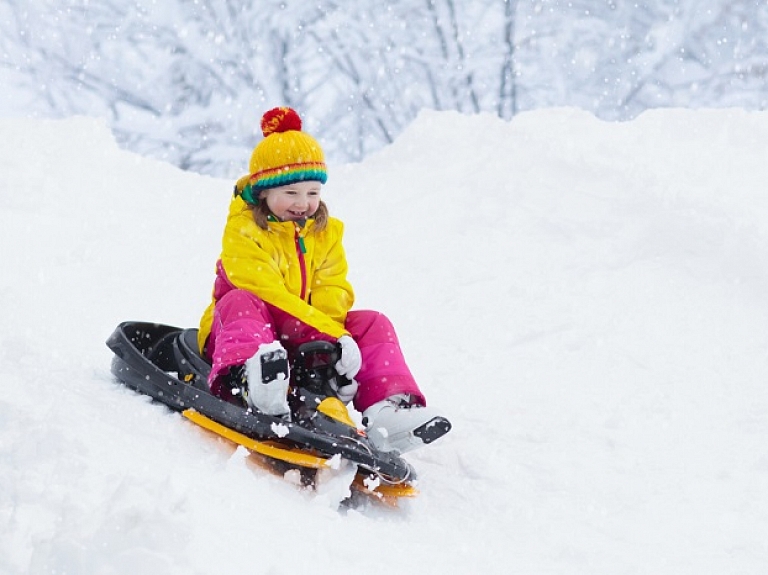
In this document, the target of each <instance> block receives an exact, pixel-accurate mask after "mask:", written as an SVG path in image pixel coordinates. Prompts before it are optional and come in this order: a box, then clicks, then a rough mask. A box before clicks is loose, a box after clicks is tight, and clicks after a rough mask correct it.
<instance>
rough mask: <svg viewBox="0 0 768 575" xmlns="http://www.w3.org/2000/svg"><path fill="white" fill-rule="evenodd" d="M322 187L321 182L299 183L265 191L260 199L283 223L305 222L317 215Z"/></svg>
mask: <svg viewBox="0 0 768 575" xmlns="http://www.w3.org/2000/svg"><path fill="white" fill-rule="evenodd" d="M321 187H322V184H320V182H297V183H295V184H289V185H287V186H280V187H278V188H270V189H269V190H264V191H263V192H261V194H260V196H259V198H260V199H261V200H262V201H266V202H267V207H268V208H269V210H270V211H271V212H272V213H273V214H274V215H275V216H276V217H277V218H278V219H279V220H281V221H283V222H286V221H296V220H305V219H307V218H309V217H311V216H313V215H315V212H316V211H317V208H318V206H319V205H320V188H321Z"/></svg>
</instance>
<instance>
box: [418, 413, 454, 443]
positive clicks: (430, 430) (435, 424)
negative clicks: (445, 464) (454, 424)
mask: <svg viewBox="0 0 768 575" xmlns="http://www.w3.org/2000/svg"><path fill="white" fill-rule="evenodd" d="M450 430H451V422H450V421H448V420H447V419H446V418H445V417H433V418H432V419H430V420H429V421H427V422H426V423H424V424H422V425H420V426H419V427H417V428H416V429H414V430H413V435H414V436H415V437H418V438H419V439H420V440H421V441H422V443H425V444H430V443H432V442H433V441H435V440H436V439H440V438H441V437H442V436H443V435H445V434H446V433H448V432H449V431H450Z"/></svg>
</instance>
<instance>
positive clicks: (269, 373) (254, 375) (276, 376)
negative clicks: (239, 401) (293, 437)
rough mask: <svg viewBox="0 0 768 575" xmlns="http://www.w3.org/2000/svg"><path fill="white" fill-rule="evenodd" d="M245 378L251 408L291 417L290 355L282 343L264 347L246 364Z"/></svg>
mask: <svg viewBox="0 0 768 575" xmlns="http://www.w3.org/2000/svg"><path fill="white" fill-rule="evenodd" d="M245 377H246V382H247V385H246V389H245V400H246V402H247V403H248V405H250V406H251V407H252V408H253V409H255V410H256V411H260V412H261V413H266V414H267V415H274V416H276V417H282V418H289V417H290V409H289V407H288V384H289V382H290V373H289V367H288V353H287V352H286V351H285V348H283V346H282V345H280V342H277V341H273V342H272V343H263V344H261V345H260V346H259V351H257V352H256V353H255V354H254V356H253V357H252V358H251V359H249V360H248V361H246V362H245Z"/></svg>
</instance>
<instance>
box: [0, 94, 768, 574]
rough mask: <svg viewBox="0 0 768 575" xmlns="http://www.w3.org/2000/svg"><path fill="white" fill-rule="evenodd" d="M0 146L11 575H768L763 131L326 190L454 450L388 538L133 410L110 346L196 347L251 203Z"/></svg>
mask: <svg viewBox="0 0 768 575" xmlns="http://www.w3.org/2000/svg"><path fill="white" fill-rule="evenodd" d="M0 136H2V137H0V166H2V172H3V178H2V180H1V181H0V238H2V245H3V249H2V255H0V269H2V270H3V273H2V275H0V294H1V295H2V300H1V301H2V303H0V305H1V306H2V308H1V312H2V313H1V316H0V317H2V318H3V327H2V330H1V331H0V357H2V361H1V362H0V376H2V380H3V383H4V385H3V388H4V389H5V393H4V394H3V397H2V399H0V485H2V489H0V573H13V574H16V573H48V572H53V571H55V572H70V573H105V574H107V573H108V574H113V573H114V574H117V573H135V572H142V573H148V574H149V573H158V574H159V573H163V574H166V573H185V574H188V573H215V572H222V571H242V570H243V569H247V570H249V571H253V572H261V573H289V572H296V571H302V570H307V569H312V570H313V571H315V572H321V573H326V572H327V573H330V572H352V571H353V570H364V571H366V573H369V574H371V575H375V574H384V573H386V574H389V573H391V572H393V570H394V571H398V572H404V573H437V572H439V573H457V574H459V573H460V574H465V573H470V572H471V573H505V574H507V573H526V574H528V573H563V574H568V575H572V574H578V573H584V574H590V575H594V574H597V573H605V574H612V575H613V574H616V573H649V574H651V573H652V574H655V575H657V574H659V573H669V574H672V573H674V574H675V575H678V574H682V573H691V574H694V573H695V574H696V575H701V574H705V573H712V574H715V573H718V574H719V573H726V572H727V573H759V572H762V570H763V569H764V567H765V565H766V563H767V562H768V543H766V540H765V537H764V534H765V533H766V532H768V490H767V489H766V487H765V486H766V485H768V447H766V446H768V389H767V388H766V385H765V381H766V379H767V378H768V361H766V352H767V351H768V335H766V329H765V326H766V320H767V319H768V304H767V302H766V297H765V294H766V293H768V264H767V263H766V262H768V248H766V234H767V230H768V197H767V196H766V194H765V192H764V187H765V182H766V181H768V161H767V160H768V114H765V113H747V112H743V111H738V110H726V111H723V110H720V111H697V112H692V111H682V110H666V111H653V112H648V113H645V114H643V115H642V116H640V117H639V118H638V119H637V120H635V121H633V122H629V123H622V124H614V123H605V122H601V121H598V120H596V119H595V118H594V117H592V116H590V115H588V114H585V113H582V112H577V111H574V110H570V109H562V110H548V111H537V112H531V113H526V114H522V115H520V116H518V117H517V118H515V119H514V121H512V122H510V123H504V122H501V121H499V120H498V119H496V118H493V117H491V116H473V117H468V116H461V115H458V114H454V113H434V112H430V113H423V114H422V115H421V116H420V117H419V119H418V120H417V121H416V122H414V124H413V125H412V126H411V127H410V128H409V129H408V130H407V131H406V132H405V133H404V134H403V135H402V136H401V137H400V138H399V139H398V140H397V141H396V142H395V144H394V145H392V146H390V147H388V148H386V149H384V150H383V151H381V152H380V153H378V154H376V155H375V156H373V157H370V158H369V159H367V160H366V161H365V162H363V163H361V164H354V165H346V166H331V170H330V179H329V182H328V185H327V187H326V191H325V195H326V199H327V201H328V203H329V204H330V206H331V211H332V213H334V214H336V215H338V216H340V217H342V218H343V219H344V220H345V222H346V224H347V232H346V245H347V251H348V256H349V259H350V264H351V267H352V272H351V279H352V280H353V283H354V285H355V287H356V290H357V292H358V298H359V302H358V307H372V308H376V309H380V310H382V311H385V312H386V313H388V314H389V315H390V317H391V318H392V319H393V320H394V322H395V325H396V326H397V327H398V330H399V335H400V337H401V340H402V342H403V344H404V346H405V349H406V353H407V357H408V359H409V361H410V363H411V367H412V370H413V371H414V373H415V374H416V375H417V377H418V379H419V380H420V382H421V384H422V387H423V388H424V390H425V391H426V393H427V394H428V397H429V399H430V401H431V403H433V404H434V405H437V406H440V407H441V408H442V409H443V410H444V411H445V413H446V414H447V415H448V416H449V417H451V418H452V420H453V422H454V424H455V427H454V431H453V432H452V433H451V434H450V435H449V436H447V437H446V438H445V439H444V440H441V441H440V442H438V443H436V444H435V445H434V446H431V447H430V448H429V449H425V450H423V451H422V452H417V453H415V454H412V455H409V459H410V460H411V461H412V462H413V463H414V464H415V465H416V467H417V468H418V469H419V471H420V477H421V488H422V491H423V493H422V495H421V496H420V497H419V498H418V499H416V500H414V501H412V502H410V504H409V505H408V506H407V507H406V508H405V509H403V510H401V511H399V512H390V511H386V510H381V509H376V508H365V509H359V510H352V511H349V512H347V513H341V512H339V511H337V510H336V506H335V500H334V499H333V497H330V496H327V495H325V494H318V495H312V494H308V493H300V492H297V491H296V490H295V489H294V488H292V487H291V486H289V485H286V484H284V483H282V482H280V481H279V480H278V479H275V478H273V477H268V476H265V475H264V474H263V473H260V472H259V471H257V470H254V469H252V468H251V467H250V466H249V464H248V461H247V459H246V458H245V456H244V454H243V453H241V452H240V451H233V450H232V449H231V448H230V447H228V446H226V445H224V444H222V443H220V442H219V441H217V440H213V439H211V438H209V437H208V436H206V435H204V434H203V433H202V432H201V431H199V430H198V429H196V428H195V427H194V426H192V425H191V424H189V423H186V422H184V421H182V420H181V418H179V417H178V416H176V415H173V414H170V413H168V412H167V411H166V410H165V409H163V408H161V407H159V406H156V405H153V404H151V403H149V402H147V401H146V400H145V399H144V398H142V397H139V396H137V395H136V394H134V393H132V392H129V391H127V390H125V389H123V388H121V387H119V386H116V385H114V384H113V383H112V380H111V377H110V375H109V361H110V354H109V351H108V350H107V349H106V347H105V346H104V344H103V342H104V340H105V339H106V337H107V336H108V335H109V333H110V332H111V330H112V329H113V328H114V326H115V325H116V324H117V323H118V322H119V321H121V320H124V319H148V320H156V321H159V322H163V323H171V324H177V325H195V324H196V323H197V320H198V317H199V314H200V312H201V311H202V309H203V308H204V306H205V305H206V303H207V301H208V297H209V294H210V289H211V281H212V277H213V264H214V261H215V259H216V257H217V255H218V249H219V247H218V246H219V239H220V233H221V228H222V226H223V221H224V215H225V213H226V205H227V202H228V199H229V196H230V193H231V182H228V181H222V180H214V179H211V178H206V177H201V176H198V175H195V174H191V173H183V172H180V171H178V170H176V169H175V168H172V167H170V166H168V165H164V164H161V163H158V162H155V161H151V160H147V159H145V158H141V157H138V156H135V155H133V154H130V153H128V152H125V151H121V150H119V149H118V148H117V146H116V145H115V143H114V140H113V138H112V137H111V135H110V134H109V132H108V130H107V129H106V128H105V126H104V125H103V124H101V123H99V122H97V121H94V120H90V119H85V118H73V119H70V120H66V121H58V122H54V121H31V120H25V121H21V120H18V121H17V120H2V121H0ZM245 162H246V158H244V159H243V164H244V165H245Z"/></svg>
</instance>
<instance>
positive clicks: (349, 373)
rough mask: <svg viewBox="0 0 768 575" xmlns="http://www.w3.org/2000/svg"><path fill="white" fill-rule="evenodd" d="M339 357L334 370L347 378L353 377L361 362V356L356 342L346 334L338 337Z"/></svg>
mask: <svg viewBox="0 0 768 575" xmlns="http://www.w3.org/2000/svg"><path fill="white" fill-rule="evenodd" d="M339 345H340V346H341V359H340V360H339V361H337V362H336V371H337V372H339V375H343V376H344V377H346V378H347V379H354V377H355V376H356V375H357V372H358V371H360V367H361V366H362V364H363V356H362V355H360V348H359V347H358V346H357V342H356V341H355V340H354V339H352V337H350V336H348V335H342V336H341V337H340V338H339Z"/></svg>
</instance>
